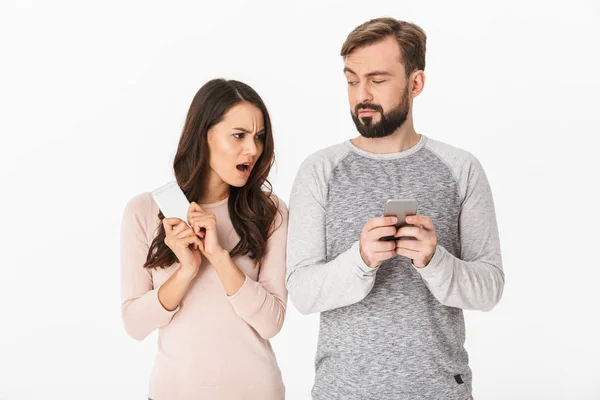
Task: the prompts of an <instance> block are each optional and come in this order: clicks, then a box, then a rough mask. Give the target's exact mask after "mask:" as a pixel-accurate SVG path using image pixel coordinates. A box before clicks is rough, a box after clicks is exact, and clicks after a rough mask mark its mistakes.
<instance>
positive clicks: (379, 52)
mask: <svg viewBox="0 0 600 400" xmlns="http://www.w3.org/2000/svg"><path fill="white" fill-rule="evenodd" d="M344 74H345V75H346V79H347V81H348V100H349V102H350V113H351V114H352V119H353V121H354V123H355V124H356V128H357V129H358V132H359V133H360V134H361V135H362V136H364V137H368V138H375V137H385V136H389V135H391V134H392V133H393V132H394V131H396V129H398V128H399V127H400V126H402V124H404V122H405V121H406V119H407V118H408V114H409V111H410V98H409V88H408V81H407V80H406V77H405V72H404V65H403V64H402V62H401V54H400V47H399V46H398V43H397V42H396V40H395V39H394V38H392V37H389V38H386V39H384V40H382V41H379V42H377V43H373V44H371V45H368V46H364V47H360V48H357V49H354V51H352V52H351V53H350V54H349V55H347V56H346V59H345V62H344Z"/></svg>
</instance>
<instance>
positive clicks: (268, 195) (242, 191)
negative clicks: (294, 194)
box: [144, 79, 278, 268]
mask: <svg viewBox="0 0 600 400" xmlns="http://www.w3.org/2000/svg"><path fill="white" fill-rule="evenodd" d="M244 101H245V102H248V103H251V104H254V105H255V106H256V107H258V108H259V109H260V110H261V111H262V115H263V118H264V127H265V139H264V147H263V152H262V154H261V155H260V157H259V159H258V161H257V163H256V165H255V166H254V168H253V169H252V173H251V175H250V177H249V179H248V182H247V183H246V185H244V186H243V187H240V188H238V187H234V186H231V187H230V193H229V200H228V207H229V216H230V218H231V222H232V224H233V227H234V229H235V231H236V232H237V234H238V235H239V237H240V241H239V242H238V243H237V245H236V246H235V247H234V248H233V249H232V250H231V251H230V255H231V257H232V258H233V257H236V256H239V255H245V254H248V256H249V257H250V258H251V259H253V260H255V261H256V264H257V265H260V261H261V260H262V258H263V256H264V255H265V249H266V243H267V240H268V238H269V235H270V233H271V232H272V229H271V228H273V226H272V225H273V222H274V220H275V216H276V214H277V210H278V205H277V204H276V203H275V201H274V198H273V196H272V186H271V184H270V182H269V181H268V179H267V178H268V176H269V171H270V170H271V167H272V165H273V163H274V161H275V155H274V145H273V132H272V130H271V119H270V117H269V113H268V111H267V107H266V106H265V104H264V102H263V101H262V99H261V98H260V96H259V95H258V93H256V92H255V91H254V90H253V89H252V88H251V87H250V86H248V85H246V84H245V83H242V82H239V81H234V80H224V79H214V80H211V81H209V82H207V83H206V84H205V85H204V86H202V87H201V88H200V90H198V92H197V93H196V95H195V96H194V100H193V101H192V104H191V106H190V109H189V111H188V114H187V117H186V120H185V125H184V127H183V133H182V134H181V138H180V140H179V145H178V147H177V154H176V155H175V160H174V163H173V169H174V172H175V178H176V180H177V183H178V184H179V186H180V187H181V189H182V190H183V193H185V195H186V197H187V198H188V200H189V201H198V199H200V198H201V195H202V188H203V185H202V181H203V179H204V177H205V173H206V172H207V170H208V168H209V164H208V160H209V148H208V131H209V129H210V128H212V127H213V126H214V125H216V124H218V123H219V122H220V121H221V120H222V119H223V117H224V115H225V114H226V113H227V111H229V109H231V107H233V106H235V105H236V104H238V103H241V102H244ZM158 218H159V219H160V221H161V223H160V224H159V226H158V227H157V229H158V233H157V235H156V237H155V238H154V240H153V241H152V244H151V246H150V249H149V251H148V256H147V258H146V263H145V264H144V267H145V268H158V267H160V268H165V267H168V266H170V265H172V264H173V263H175V262H177V261H178V260H177V257H176V256H175V254H174V253H173V251H171V249H170V248H169V247H168V246H167V245H166V244H165V228H164V226H163V224H162V220H163V218H164V215H163V214H162V213H161V212H159V214H158Z"/></svg>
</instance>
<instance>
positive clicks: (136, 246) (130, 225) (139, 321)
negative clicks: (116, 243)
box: [121, 193, 179, 340]
mask: <svg viewBox="0 0 600 400" xmlns="http://www.w3.org/2000/svg"><path fill="white" fill-rule="evenodd" d="M151 202H152V198H151V197H150V194H147V193H146V194H143V195H140V196H137V197H135V198H133V199H132V200H130V201H129V202H128V204H127V206H126V207H125V211H124V213H123V218H122V223H121V316H122V319H123V323H124V325H125V331H126V332H127V333H128V334H129V336H131V337H132V338H134V339H136V340H142V339H144V338H145V337H146V336H148V335H149V334H150V333H151V332H152V331H154V330H155V329H157V328H159V327H161V326H163V325H166V324H168V323H169V321H171V318H172V317H173V315H174V314H175V313H176V312H177V311H178V310H179V307H177V308H176V309H175V310H173V311H167V310H166V309H165V308H164V307H163V306H162V304H161V303H160V301H159V300H158V289H159V288H158V287H154V284H153V281H152V273H151V271H150V270H148V269H147V268H144V267H143V265H144V263H145V262H146V256H147V254H148V249H149V247H150V246H149V245H150V243H151V233H152V230H151V229H150V228H149V227H148V223H147V221H148V217H149V215H148V214H149V213H150V212H151V207H150V205H151Z"/></svg>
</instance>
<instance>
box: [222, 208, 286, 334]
mask: <svg viewBox="0 0 600 400" xmlns="http://www.w3.org/2000/svg"><path fill="white" fill-rule="evenodd" d="M277 201H278V202H279V208H278V209H279V212H278V213H277V216H276V218H275V221H274V223H273V228H274V230H273V232H272V233H271V236H270V237H269V239H268V240H267V248H266V252H265V256H264V257H263V260H262V262H261V264H260V266H259V268H260V271H259V274H258V281H254V280H253V279H252V278H250V277H249V276H246V280H245V282H244V283H243V284H242V286H241V287H240V288H239V290H238V291H237V292H236V293H234V294H233V295H231V296H228V299H229V302H230V303H231V305H232V306H233V308H234V310H235V312H236V313H237V314H238V315H239V316H240V317H241V318H242V319H243V320H244V321H246V323H248V324H249V325H250V326H252V327H253V328H254V329H255V330H256V331H257V332H258V334H259V335H260V336H262V337H263V338H264V339H270V338H272V337H273V336H275V335H276V334H277V333H278V332H279V331H280V330H281V327H282V326H283V321H284V319H285V312H286V306H287V289H286V287H285V270H286V268H285V262H286V240H287V229H288V210H287V207H286V206H285V204H284V202H283V201H282V200H279V199H277Z"/></svg>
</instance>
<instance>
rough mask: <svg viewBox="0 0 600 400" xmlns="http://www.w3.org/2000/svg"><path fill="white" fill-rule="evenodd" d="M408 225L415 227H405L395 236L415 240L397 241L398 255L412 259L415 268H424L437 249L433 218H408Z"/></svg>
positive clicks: (416, 216)
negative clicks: (409, 237) (408, 237)
mask: <svg viewBox="0 0 600 400" xmlns="http://www.w3.org/2000/svg"><path fill="white" fill-rule="evenodd" d="M406 223H407V224H411V225H413V226H403V227H402V228H400V229H398V231H397V232H396V234H395V236H396V237H401V236H412V237H413V238H414V239H400V240H396V241H395V243H396V254H399V255H401V256H404V257H408V258H410V259H411V260H412V263H413V265H414V266H415V267H417V268H424V267H426V266H427V264H429V262H430V261H431V259H432V258H433V255H434V254H435V249H436V247H437V237H436V236H435V227H434V226H433V222H432V221H431V218H429V217H426V216H424V215H412V216H409V217H406Z"/></svg>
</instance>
